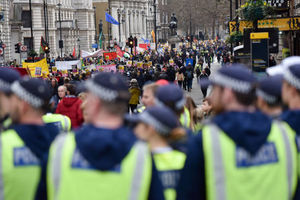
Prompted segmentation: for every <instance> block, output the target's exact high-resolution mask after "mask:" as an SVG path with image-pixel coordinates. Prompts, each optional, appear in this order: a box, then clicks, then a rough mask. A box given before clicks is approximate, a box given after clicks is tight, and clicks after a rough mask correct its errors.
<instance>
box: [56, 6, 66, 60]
mask: <svg viewBox="0 0 300 200" xmlns="http://www.w3.org/2000/svg"><path fill="white" fill-rule="evenodd" d="M61 5H62V4H61V3H59V4H57V6H58V20H59V32H60V33H59V48H60V57H61V58H62V57H63V48H64V42H63V41H62V32H61V18H60V7H61Z"/></svg>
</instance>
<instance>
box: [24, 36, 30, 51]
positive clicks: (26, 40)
mask: <svg viewBox="0 0 300 200" xmlns="http://www.w3.org/2000/svg"><path fill="white" fill-rule="evenodd" d="M30 44H31V38H30V37H24V45H25V46H27V49H29V48H30V46H31V45H30Z"/></svg>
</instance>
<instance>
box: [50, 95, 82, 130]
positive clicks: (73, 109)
mask: <svg viewBox="0 0 300 200" xmlns="http://www.w3.org/2000/svg"><path fill="white" fill-rule="evenodd" d="M81 103H82V102H81V100H80V99H79V98H77V97H75V96H66V97H65V98H63V99H62V100H61V101H60V102H59V104H58V105H57V108H56V112H55V113H58V114H62V115H66V116H68V117H69V118H70V119H71V123H72V128H78V127H80V126H81V125H82V124H83V114H82V110H81V108H80V106H81Z"/></svg>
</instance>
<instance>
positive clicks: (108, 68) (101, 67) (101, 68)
mask: <svg viewBox="0 0 300 200" xmlns="http://www.w3.org/2000/svg"><path fill="white" fill-rule="evenodd" d="M97 70H98V71H100V72H111V71H113V72H116V71H117V69H116V65H98V66H97Z"/></svg>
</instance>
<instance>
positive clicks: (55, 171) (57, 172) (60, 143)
mask: <svg viewBox="0 0 300 200" xmlns="http://www.w3.org/2000/svg"><path fill="white" fill-rule="evenodd" d="M66 138H67V137H66V135H65V134H60V135H59V136H58V137H57V139H56V141H55V144H54V145H55V155H54V157H53V162H52V175H53V183H54V199H58V190H59V184H60V179H61V161H62V152H63V147H64V143H65V141H66Z"/></svg>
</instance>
